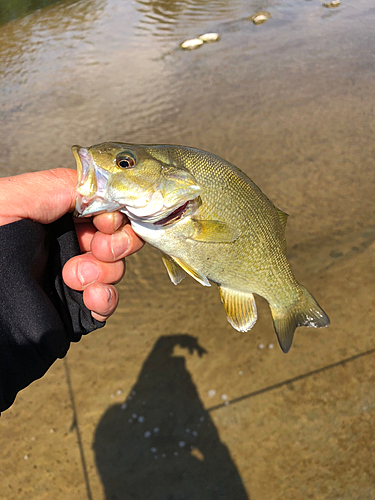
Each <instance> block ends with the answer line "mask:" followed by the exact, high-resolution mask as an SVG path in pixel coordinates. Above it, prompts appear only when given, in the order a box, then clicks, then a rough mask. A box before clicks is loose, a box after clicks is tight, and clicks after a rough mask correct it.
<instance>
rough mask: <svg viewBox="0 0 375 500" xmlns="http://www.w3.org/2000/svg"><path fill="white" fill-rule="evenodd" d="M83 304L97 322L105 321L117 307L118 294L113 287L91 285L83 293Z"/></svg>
mask: <svg viewBox="0 0 375 500" xmlns="http://www.w3.org/2000/svg"><path fill="white" fill-rule="evenodd" d="M83 302H84V303H85V306H86V307H87V308H88V309H90V311H91V314H92V316H93V317H94V318H95V319H97V320H98V321H105V320H106V319H107V318H108V317H109V316H110V315H111V314H113V313H114V312H115V310H116V307H117V305H118V292H117V290H116V288H115V287H114V286H113V285H103V284H102V283H93V284H91V285H88V286H87V287H86V288H85V290H84V291H83Z"/></svg>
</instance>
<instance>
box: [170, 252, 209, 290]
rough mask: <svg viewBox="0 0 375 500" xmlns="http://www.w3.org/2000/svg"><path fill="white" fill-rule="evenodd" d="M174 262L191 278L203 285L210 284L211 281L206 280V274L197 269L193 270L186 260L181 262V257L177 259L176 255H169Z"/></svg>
mask: <svg viewBox="0 0 375 500" xmlns="http://www.w3.org/2000/svg"><path fill="white" fill-rule="evenodd" d="M171 258H172V259H173V260H174V261H175V262H176V264H178V265H179V266H180V267H182V269H183V270H184V271H185V272H186V273H188V274H190V276H191V277H192V278H194V279H195V280H197V281H198V283H200V284H201V285H203V286H211V283H210V282H209V281H208V279H207V278H206V276H204V274H201V273H199V272H198V271H195V269H193V268H192V267H190V266H189V264H186V262H183V261H182V260H181V259H178V258H177V257H171Z"/></svg>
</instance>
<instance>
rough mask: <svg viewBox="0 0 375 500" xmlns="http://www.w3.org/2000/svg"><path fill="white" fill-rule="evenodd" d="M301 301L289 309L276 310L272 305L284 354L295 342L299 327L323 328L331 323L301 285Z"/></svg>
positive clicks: (274, 320)
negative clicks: (296, 330) (296, 331)
mask: <svg viewBox="0 0 375 500" xmlns="http://www.w3.org/2000/svg"><path fill="white" fill-rule="evenodd" d="M299 287H300V290H299V295H300V297H299V300H298V301H297V302H296V303H295V304H293V305H292V306H291V307H290V308H287V309H281V310H280V309H276V308H275V307H272V306H271V305H270V309H271V313H272V318H273V325H274V328H275V332H276V335H277V338H278V341H279V344H280V347H281V349H282V351H283V352H285V353H287V352H288V351H289V350H290V348H291V346H292V342H293V336H294V331H295V329H296V328H297V327H298V326H309V327H312V328H322V327H324V326H328V325H329V323H330V321H329V318H328V316H327V315H326V313H325V312H324V311H323V309H322V308H321V307H320V306H319V304H318V303H317V302H316V300H315V299H314V297H313V296H312V295H311V294H310V292H309V291H308V290H306V288H305V287H304V286H302V285H299Z"/></svg>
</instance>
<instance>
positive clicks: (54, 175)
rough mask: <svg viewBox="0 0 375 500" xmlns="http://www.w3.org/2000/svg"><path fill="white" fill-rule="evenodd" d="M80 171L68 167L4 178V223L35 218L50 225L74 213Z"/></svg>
mask: <svg viewBox="0 0 375 500" xmlns="http://www.w3.org/2000/svg"><path fill="white" fill-rule="evenodd" d="M76 182H77V172H76V171H74V170H69V169H66V168H59V169H54V170H45V171H42V172H29V173H26V174H21V175H15V176H13V177H4V178H2V179H0V224H4V223H9V222H12V221H14V220H19V219H32V220H35V221H37V222H41V223H43V224H49V223H50V222H53V221H54V220H56V219H58V218H59V217H61V216H62V215H64V214H65V213H66V212H71V211H73V208H74V204H75V198H76V192H75V185H76Z"/></svg>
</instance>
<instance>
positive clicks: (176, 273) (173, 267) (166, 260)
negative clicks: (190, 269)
mask: <svg viewBox="0 0 375 500" xmlns="http://www.w3.org/2000/svg"><path fill="white" fill-rule="evenodd" d="M161 259H162V261H163V264H164V265H165V268H166V270H167V271H168V276H169V278H170V280H171V281H172V283H173V284H174V285H178V284H179V283H181V281H182V280H183V279H184V278H186V273H185V271H184V270H183V269H182V267H180V266H179V265H178V264H177V263H176V262H175V261H174V260H173V259H172V258H171V257H169V256H168V255H166V254H165V253H162V254H161Z"/></svg>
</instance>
